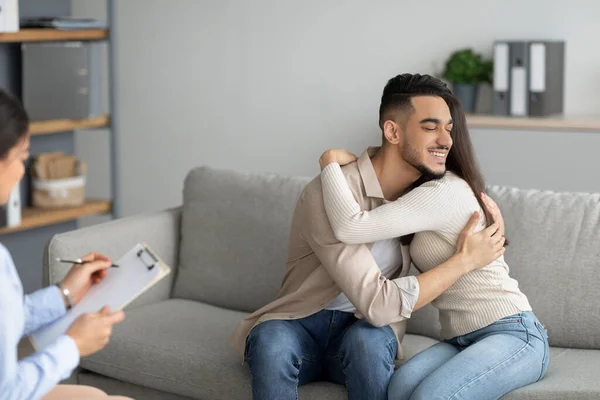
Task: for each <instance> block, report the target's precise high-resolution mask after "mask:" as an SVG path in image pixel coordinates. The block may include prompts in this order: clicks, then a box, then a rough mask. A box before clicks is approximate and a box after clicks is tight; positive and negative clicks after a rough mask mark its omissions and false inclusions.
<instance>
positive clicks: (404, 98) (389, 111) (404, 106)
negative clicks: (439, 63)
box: [379, 74, 452, 129]
mask: <svg viewBox="0 0 600 400" xmlns="http://www.w3.org/2000/svg"><path fill="white" fill-rule="evenodd" d="M449 95H450V96H451V95H452V92H451V91H450V89H449V88H448V86H447V85H446V84H445V83H444V82H442V81H441V80H440V79H438V78H435V77H433V76H431V75H426V74H423V75H421V74H400V75H397V76H395V77H393V78H392V79H390V80H389V81H388V82H387V84H386V85H385V88H384V89H383V94H382V96H381V105H380V106H379V127H380V128H381V129H383V124H384V123H385V121H386V120H388V119H394V118H393V117H394V116H395V115H396V113H397V112H398V111H409V112H410V111H413V110H412V104H411V102H410V99H411V98H412V97H415V96H439V97H442V98H444V99H446V97H447V96H449Z"/></svg>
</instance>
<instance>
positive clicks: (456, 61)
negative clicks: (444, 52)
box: [442, 49, 493, 112]
mask: <svg viewBox="0 0 600 400" xmlns="http://www.w3.org/2000/svg"><path fill="white" fill-rule="evenodd" d="M492 72H493V62H492V60H484V59H483V57H482V56H481V54H479V53H476V52H474V51H473V50H472V49H460V50H457V51H455V52H454V53H452V54H451V55H450V57H449V58H448V60H447V61H446V68H445V70H444V73H443V75H442V77H443V78H444V79H445V80H447V81H448V82H450V83H452V87H453V92H454V94H455V95H456V97H458V99H459V100H460V102H461V104H462V105H463V107H464V109H465V111H467V112H473V111H474V110H475V104H477V89H478V84H479V83H489V84H491V83H492Z"/></svg>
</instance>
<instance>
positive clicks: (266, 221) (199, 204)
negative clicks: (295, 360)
mask: <svg viewBox="0 0 600 400" xmlns="http://www.w3.org/2000/svg"><path fill="white" fill-rule="evenodd" d="M308 182H309V180H308V179H306V178H304V179H303V178H286V177H280V176H275V175H268V174H249V173H240V172H234V171H226V170H218V169H212V168H209V167H200V168H196V169H194V170H192V171H191V172H190V173H189V174H188V176H187V177H186V180H185V185H184V191H183V210H182V216H181V245H180V253H179V268H178V272H177V278H176V281H175V285H174V287H173V297H179V298H186V299H192V300H197V301H202V302H205V303H209V304H213V305H215V306H219V307H225V308H230V309H234V310H240V311H254V310H256V309H258V308H260V307H261V306H262V305H264V304H266V303H268V302H270V301H272V300H273V299H275V297H276V296H277V293H278V292H279V288H280V286H281V281H282V279H283V276H284V273H285V261H286V258H287V250H288V238H289V231H290V225H291V221H292V215H293V211H294V208H295V205H296V200H297V199H298V197H299V195H300V192H301V191H302V189H303V188H304V186H306V184H307V183H308Z"/></svg>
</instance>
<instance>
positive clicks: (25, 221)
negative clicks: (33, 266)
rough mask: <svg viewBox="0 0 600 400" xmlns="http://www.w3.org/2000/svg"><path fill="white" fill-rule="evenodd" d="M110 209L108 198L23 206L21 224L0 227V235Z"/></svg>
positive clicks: (58, 222) (105, 211) (100, 212)
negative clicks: (62, 204)
mask: <svg viewBox="0 0 600 400" xmlns="http://www.w3.org/2000/svg"><path fill="white" fill-rule="evenodd" d="M110 211H111V202H110V201H109V200H87V201H86V202H85V203H84V204H83V205H81V206H76V207H63V208H24V209H23V211H22V216H21V225H19V226H12V227H3V228H0V235H2V234H6V233H12V232H20V231H25V230H28V229H33V228H39V227H43V226H48V225H54V224H60V223H62V222H68V221H72V220H75V219H77V218H81V217H87V216H90V215H96V214H104V213H108V212H110Z"/></svg>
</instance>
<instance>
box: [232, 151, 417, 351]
mask: <svg viewBox="0 0 600 400" xmlns="http://www.w3.org/2000/svg"><path fill="white" fill-rule="evenodd" d="M376 151H377V148H369V149H367V150H366V151H365V152H364V153H363V154H362V155H361V156H360V158H359V159H358V161H357V162H356V163H351V164H348V165H346V166H344V167H343V171H344V175H345V176H346V179H347V181H348V184H349V186H350V189H351V190H352V192H353V194H354V197H355V198H356V201H357V202H358V203H359V204H360V206H361V208H362V209H363V210H369V211H370V210H372V209H374V208H376V207H379V206H380V205H382V204H384V203H385V202H386V200H385V199H384V197H383V192H382V190H381V186H380V185H379V181H378V180H377V175H376V174H375V170H374V168H373V164H372V163H371V158H370V157H372V156H373V155H374V153H375V152H376ZM289 240H290V242H289V253H288V259H287V262H286V274H285V277H284V278H283V283H282V286H281V290H280V291H279V294H278V295H277V299H275V300H274V301H272V302H271V303H269V304H267V305H265V306H263V307H261V308H260V309H259V310H257V311H255V312H253V313H252V314H250V315H248V316H247V317H246V318H244V320H242V322H241V323H240V324H239V326H238V328H237V329H236V331H235V332H234V334H233V336H232V338H231V342H232V345H233V346H234V347H235V348H236V349H237V350H238V351H239V352H240V354H242V355H244V352H245V347H246V337H247V336H248V334H249V333H250V331H251V330H252V328H254V327H255V326H256V325H258V324H260V323H262V322H265V321H268V320H273V319H280V320H283V319H285V320H290V319H299V318H304V317H307V316H309V315H312V314H314V313H316V312H319V311H321V310H322V309H324V308H325V307H327V305H328V304H329V303H330V302H331V301H332V300H333V299H335V298H336V297H337V296H338V295H339V294H340V293H341V292H343V293H344V294H345V295H346V296H347V297H348V299H349V300H350V301H351V302H352V304H354V306H355V307H356V309H357V310H358V311H357V315H358V316H359V317H360V318H366V319H367V320H368V321H369V322H370V323H371V324H373V325H374V326H385V325H389V326H390V327H391V328H392V330H393V331H394V334H395V335H396V338H397V340H398V354H397V358H398V359H401V358H402V346H401V342H402V338H403V336H404V332H405V330H406V320H407V318H410V315H411V313H412V308H413V307H414V304H415V303H416V301H417V298H418V295H419V285H418V281H417V279H416V278H415V277H414V276H407V274H408V271H409V269H410V254H409V251H408V246H402V267H401V268H398V273H397V275H396V276H395V277H393V278H394V279H387V278H386V277H384V276H383V275H382V274H381V270H380V269H379V267H378V266H377V264H376V263H375V260H374V259H373V256H372V254H371V248H372V246H373V243H368V244H353V245H350V244H345V243H342V242H340V241H339V240H337V239H336V237H335V236H334V233H333V230H332V229H331V226H330V224H329V219H328V218H327V214H326V213H325V208H324V204H323V193H322V188H321V179H320V177H316V178H315V179H314V180H312V181H311V182H310V183H309V184H308V185H307V186H306V187H305V188H304V190H303V191H302V193H301V195H300V198H299V199H298V202H297V204H296V209H295V211H294V216H293V219H292V226H291V232H290V239H289Z"/></svg>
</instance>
